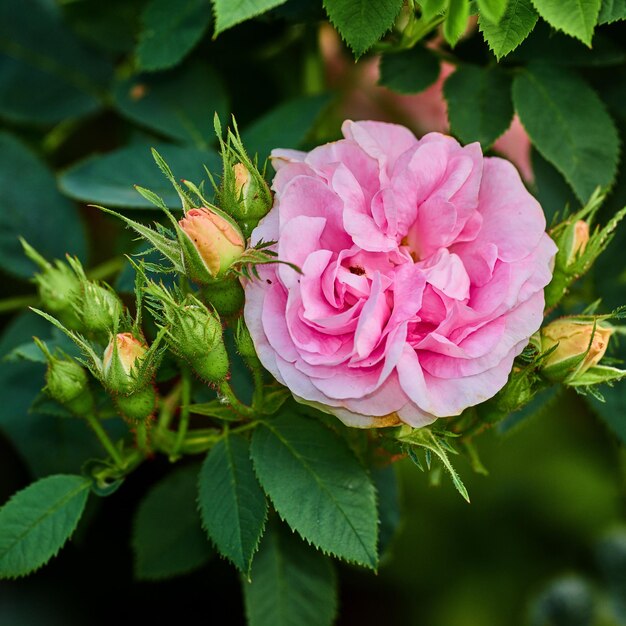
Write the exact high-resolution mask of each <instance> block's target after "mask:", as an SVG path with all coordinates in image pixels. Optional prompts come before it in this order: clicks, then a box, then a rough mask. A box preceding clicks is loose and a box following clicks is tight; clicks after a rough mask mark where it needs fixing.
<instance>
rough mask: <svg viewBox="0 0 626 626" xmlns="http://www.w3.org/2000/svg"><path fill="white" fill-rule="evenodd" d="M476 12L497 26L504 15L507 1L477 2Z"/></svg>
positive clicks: (479, 0) (486, 0)
mask: <svg viewBox="0 0 626 626" xmlns="http://www.w3.org/2000/svg"><path fill="white" fill-rule="evenodd" d="M477 4H478V11H479V12H480V15H482V16H483V17H485V18H486V19H487V20H489V21H490V22H492V23H493V24H497V23H498V22H499V21H500V20H501V19H502V16H503V15H504V12H505V11H506V7H507V4H508V0H477Z"/></svg>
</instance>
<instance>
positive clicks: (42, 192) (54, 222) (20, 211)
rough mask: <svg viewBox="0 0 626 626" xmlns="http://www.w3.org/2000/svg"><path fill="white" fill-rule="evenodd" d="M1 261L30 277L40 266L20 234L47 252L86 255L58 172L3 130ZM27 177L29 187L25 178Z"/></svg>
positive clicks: (0, 138) (0, 135)
mask: <svg viewBox="0 0 626 626" xmlns="http://www.w3.org/2000/svg"><path fill="white" fill-rule="evenodd" d="M0 154H1V155H2V159H1V160H0V266H1V267H2V269H3V270H5V271H7V272H10V273H12V274H16V275H17V276H23V277H30V276H32V274H33V271H34V269H35V266H34V265H33V264H32V263H31V261H29V260H28V259H27V258H26V256H25V255H24V250H23V248H22V246H21V244H20V242H19V240H18V236H22V237H24V238H25V239H26V240H27V241H28V242H29V243H30V244H31V245H32V246H34V247H35V248H36V249H37V250H38V251H39V252H40V253H41V254H42V255H43V256H44V257H47V258H63V257H64V256H65V253H66V252H69V253H71V254H76V255H78V256H79V257H82V258H84V257H85V254H86V248H87V246H86V241H85V232H84V230H83V225H82V222H81V219H80V216H79V214H78V211H77V210H76V207H75V206H74V204H72V203H71V202H69V201H68V200H67V199H65V198H64V197H63V196H62V195H61V194H60V193H59V192H58V190H57V186H56V181H55V180H54V176H53V175H52V173H51V172H50V171H48V168H47V167H46V166H45V164H44V163H43V162H42V161H40V160H39V158H38V157H37V156H36V155H35V154H33V153H32V152H31V151H30V150H29V149H28V148H27V147H26V146H25V145H24V144H22V143H21V142H20V141H18V140H17V139H16V138H15V137H13V136H12V135H9V134H8V133H0ZM25 177H26V179H27V180H28V185H27V187H25V186H24V184H23V183H21V182H20V181H24V180H25Z"/></svg>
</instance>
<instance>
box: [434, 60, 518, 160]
mask: <svg viewBox="0 0 626 626" xmlns="http://www.w3.org/2000/svg"><path fill="white" fill-rule="evenodd" d="M444 94H445V97H446V100H447V102H448V118H449V119H450V128H451V130H452V132H453V133H454V134H455V135H456V136H457V137H458V138H459V139H460V140H461V141H462V142H463V143H471V142H473V141H480V143H481V145H482V147H483V150H484V149H486V148H488V147H489V146H491V144H493V142H494V141H495V140H496V139H497V138H498V137H499V136H500V135H501V134H502V133H504V132H505V131H506V129H507V128H508V127H509V125H510V124H511V119H512V118H513V103H512V102H511V78H510V76H509V74H507V73H506V72H505V71H503V70H502V69H500V68H499V67H498V66H493V67H486V68H482V67H477V66H475V65H462V66H461V67H459V68H458V69H457V70H456V71H455V72H454V73H453V74H452V75H451V76H449V77H448V79H447V80H446V82H445V85H444Z"/></svg>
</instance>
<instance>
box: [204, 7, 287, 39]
mask: <svg viewBox="0 0 626 626" xmlns="http://www.w3.org/2000/svg"><path fill="white" fill-rule="evenodd" d="M286 1H287V0H213V8H214V10H215V34H216V35H219V33H221V32H222V31H225V30H226V29H227V28H230V27H231V26H234V25H235V24H239V23H240V22H245V21H246V20H249V19H250V18H251V17H256V16H257V15H261V13H265V12H266V11H269V10H270V9H273V8H274V7H277V6H279V5H280V4H284V3H285V2H286Z"/></svg>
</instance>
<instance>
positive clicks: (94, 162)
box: [59, 144, 219, 209]
mask: <svg viewBox="0 0 626 626" xmlns="http://www.w3.org/2000/svg"><path fill="white" fill-rule="evenodd" d="M155 147H156V148H157V149H158V151H159V152H160V153H162V154H163V155H164V157H165V158H166V160H167V162H168V163H169V164H170V166H171V168H172V170H173V171H174V172H175V173H176V175H177V176H178V177H179V178H182V176H183V174H184V176H185V177H187V178H189V179H191V180H194V181H196V182H200V181H201V180H203V179H205V178H206V172H205V171H204V166H205V165H206V167H207V168H208V169H209V171H212V172H216V171H219V159H218V156H217V153H215V152H213V151H212V150H197V149H195V148H179V147H177V146H172V145H168V144H163V145H161V144H158V145H156V146H155ZM149 153H150V150H149V146H147V145H133V146H128V147H126V148H120V149H119V150H114V151H113V152H110V153H108V154H106V155H105V156H92V157H89V158H87V159H85V160H84V161H81V162H79V163H77V164H76V165H74V166H72V167H71V168H69V169H68V170H66V171H65V172H63V174H62V175H61V177H60V179H59V186H60V187H61V190H62V191H63V192H64V193H65V194H67V195H68V196H70V198H74V199H76V200H81V201H83V202H94V203H98V204H103V205H106V206H114V207H124V208H127V209H150V208H152V207H153V204H152V202H150V201H149V200H147V199H146V198H144V197H143V196H142V195H140V194H139V193H137V191H135V190H134V189H133V185H139V186H141V187H146V188H149V189H151V190H152V191H153V192H155V193H156V194H157V195H159V196H160V197H161V198H162V199H163V200H164V201H165V204H166V205H167V206H168V207H170V208H172V209H180V198H179V197H178V194H177V193H176V191H175V190H174V189H172V186H171V185H170V184H169V183H168V182H167V180H164V178H163V176H162V175H161V173H160V172H159V171H158V170H157V168H155V167H154V163H153V162H152V159H149V158H147V156H148V155H149Z"/></svg>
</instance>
